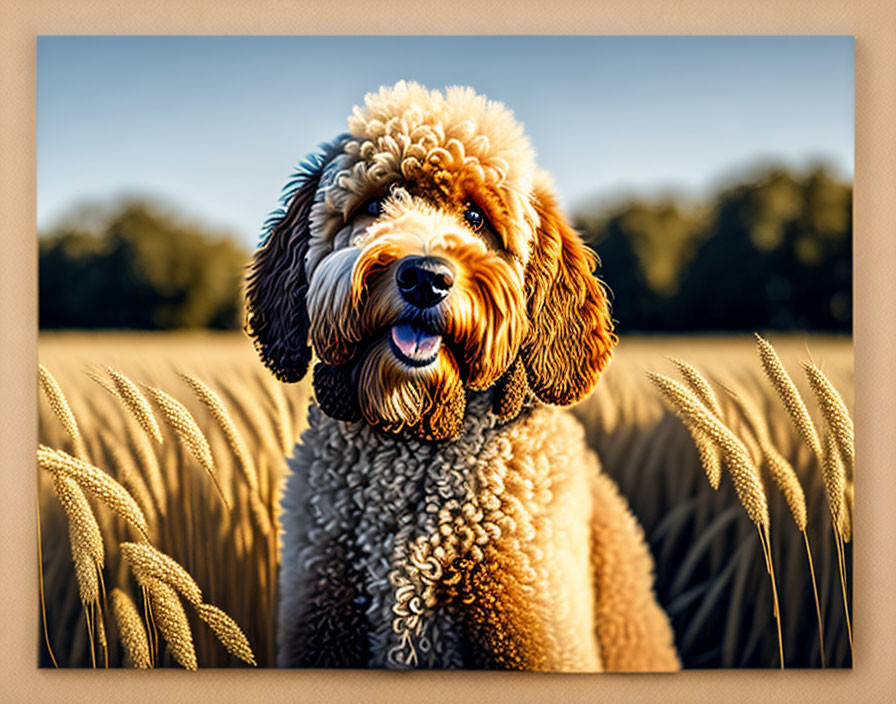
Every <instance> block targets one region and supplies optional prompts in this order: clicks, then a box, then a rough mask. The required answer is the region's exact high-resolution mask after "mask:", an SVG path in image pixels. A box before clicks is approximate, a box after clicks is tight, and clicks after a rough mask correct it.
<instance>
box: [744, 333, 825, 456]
mask: <svg viewBox="0 0 896 704" xmlns="http://www.w3.org/2000/svg"><path fill="white" fill-rule="evenodd" d="M756 345H757V347H758V348H759V359H760V360H761V361H762V368H763V369H764V370H765V374H766V376H767V377H768V379H769V381H771V382H772V386H774V387H775V391H777V392H778V396H779V397H780V398H781V400H782V401H783V402H784V407H785V408H786V409H787V413H789V414H790V419H791V421H793V425H794V427H795V428H796V431H797V433H799V435H800V437H801V438H802V439H803V442H805V443H806V445H807V447H808V448H809V449H810V450H812V452H813V453H815V456H816V457H821V456H822V450H821V443H820V442H819V440H818V433H817V432H816V430H815V424H814V423H812V418H811V417H810V416H809V411H808V410H806V404H805V403H803V398H802V396H800V392H799V391H797V388H796V384H794V383H793V379H791V378H790V375H789V374H788V373H787V370H785V369H784V365H783V364H781V359H780V358H779V357H778V353H777V352H775V348H774V347H772V346H771V343H770V342H769V341H768V340H766V339H765V338H763V337H762V336H760V335H759V334H758V333H757V334H756Z"/></svg>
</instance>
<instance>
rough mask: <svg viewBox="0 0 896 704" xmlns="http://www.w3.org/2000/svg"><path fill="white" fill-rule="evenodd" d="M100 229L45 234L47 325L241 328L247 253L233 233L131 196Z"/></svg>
mask: <svg viewBox="0 0 896 704" xmlns="http://www.w3.org/2000/svg"><path fill="white" fill-rule="evenodd" d="M96 230H97V231H95V232H86V231H84V228H83V227H79V226H77V225H75V226H66V227H62V228H60V229H58V230H57V231H55V232H53V233H51V234H49V235H48V236H46V237H41V239H40V268H39V290H40V306H39V307H40V326H41V328H44V329H47V328H133V329H147V330H164V329H181V328H218V329H229V328H236V327H238V326H239V324H240V320H241V310H242V303H241V297H240V285H241V280H242V276H243V268H244V266H245V264H246V262H247V261H248V257H249V255H248V253H247V252H245V251H244V250H243V249H241V248H240V247H239V246H238V245H237V244H236V243H235V242H233V241H232V240H230V239H228V238H226V237H223V236H217V235H214V234H210V233H208V232H206V231H203V230H201V229H200V228H198V227H195V226H192V225H187V224H184V223H181V222H178V221H176V220H175V219H174V218H172V217H171V216H168V215H165V214H162V213H160V212H158V211H156V210H155V209H153V208H152V207H151V206H149V205H147V204H145V203H129V204H125V205H123V206H121V207H120V208H119V209H118V210H117V211H115V212H113V213H112V214H111V215H109V216H108V217H107V218H104V220H103V222H102V223H100V225H99V227H98V228H96Z"/></svg>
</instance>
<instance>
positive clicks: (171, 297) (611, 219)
mask: <svg viewBox="0 0 896 704" xmlns="http://www.w3.org/2000/svg"><path fill="white" fill-rule="evenodd" d="M580 213H581V214H580V215H579V216H577V217H574V218H573V224H574V226H575V227H576V229H577V230H578V231H579V232H580V233H581V234H582V236H583V238H584V239H585V241H586V243H587V244H588V245H589V246H591V247H593V248H594V249H595V251H596V252H597V254H598V256H599V257H600V260H601V267H600V269H599V271H598V274H599V275H600V277H601V278H602V279H603V280H604V281H605V283H606V284H607V285H608V287H609V289H610V291H611V298H612V303H613V315H614V318H615V319H616V321H617V327H618V330H619V331H620V332H622V333H624V332H632V331H639V332H692V331H739V330H750V331H752V330H767V329H776V330H790V329H800V330H817V331H828V332H843V333H847V332H849V331H850V330H851V327H852V185H851V184H849V183H842V182H840V181H838V180H836V179H835V178H833V177H832V176H831V175H830V173H829V172H828V171H826V170H825V169H823V168H817V169H815V170H813V171H811V172H809V173H805V174H797V173H793V172H791V171H787V170H785V169H768V170H766V171H765V172H763V173H761V174H759V175H758V176H757V177H755V178H752V179H748V180H746V179H745V180H744V181H743V182H741V183H738V184H735V185H732V186H728V187H726V188H723V189H721V190H719V191H718V192H716V193H714V194H711V195H710V196H709V197H708V198H707V199H706V200H705V202H702V203H689V204H685V203H682V202H679V201H675V200H671V199H666V200H661V201H648V200H643V199H642V200H638V199H630V200H627V201H625V202H621V203H617V204H615V205H611V206H605V207H602V208H601V209H600V210H599V211H596V212H595V210H594V209H593V208H592V209H591V211H590V212H588V211H587V210H585V211H584V212H582V209H580ZM249 256H250V254H249V252H247V251H246V250H245V249H244V248H243V247H241V246H240V245H239V244H237V243H236V241H235V240H234V239H232V238H229V237H227V236H224V235H221V234H217V233H213V232H209V231H208V230H205V229H203V228H201V227H199V226H196V225H191V224H186V223H185V222H183V221H182V220H180V219H178V218H177V217H175V216H174V215H172V214H171V213H170V212H166V211H164V210H162V209H160V208H159V207H157V206H154V205H152V204H151V203H146V202H129V203H123V204H121V205H120V206H119V207H118V208H116V209H113V210H112V211H110V212H109V213H108V214H107V216H106V217H105V218H104V219H102V221H101V222H100V224H99V225H98V226H95V227H93V228H92V229H90V230H88V229H87V228H84V227H83V226H82V225H79V224H78V223H77V222H72V223H68V224H63V225H61V226H59V227H57V228H55V229H54V230H53V231H52V232H49V233H45V234H44V235H43V236H42V237H40V240H39V296H40V298H39V311H40V325H41V327H42V328H45V329H50V328H130V329H146V330H169V329H184V328H215V329H234V328H238V327H239V326H240V324H241V321H242V297H241V285H242V278H243V274H244V271H245V266H246V264H247V262H248V260H249Z"/></svg>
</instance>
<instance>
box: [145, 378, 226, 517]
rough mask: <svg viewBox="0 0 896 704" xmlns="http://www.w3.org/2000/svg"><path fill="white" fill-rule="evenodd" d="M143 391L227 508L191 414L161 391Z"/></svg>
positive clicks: (208, 451) (203, 437) (206, 445)
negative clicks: (197, 464) (200, 468)
mask: <svg viewBox="0 0 896 704" xmlns="http://www.w3.org/2000/svg"><path fill="white" fill-rule="evenodd" d="M144 389H146V391H147V393H148V394H149V395H150V396H151V397H152V400H153V401H154V402H155V404H156V406H158V408H159V410H160V411H161V412H162V417H163V418H164V419H165V421H166V422H167V423H168V425H169V426H170V427H171V429H172V430H173V431H174V432H175V434H176V435H177V437H178V438H180V440H181V442H182V443H183V444H184V445H185V446H186V448H187V450H189V452H190V454H191V455H193V457H194V458H195V459H196V461H197V462H199V464H200V465H201V466H202V468H203V469H204V470H205V472H206V474H208V476H209V478H211V480H212V482H213V483H214V485H215V489H216V490H217V491H218V495H219V496H220V497H221V501H223V502H224V505H225V506H227V499H225V498H224V493H223V492H222V491H221V487H220V485H219V484H218V478H217V477H216V476H215V461H214V459H213V458H212V450H211V448H210V447H209V444H208V440H206V438H205V435H203V434H202V431H201V430H200V429H199V425H198V424H197V423H196V420H195V419H194V418H193V416H192V414H191V413H190V412H189V411H188V410H187V407H186V406H184V405H183V404H182V403H181V402H180V401H178V400H177V399H175V398H174V397H173V396H170V395H168V394H166V393H165V392H164V391H162V390H161V389H157V388H156V387H154V386H144ZM228 508H229V506H228Z"/></svg>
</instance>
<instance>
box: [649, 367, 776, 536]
mask: <svg viewBox="0 0 896 704" xmlns="http://www.w3.org/2000/svg"><path fill="white" fill-rule="evenodd" d="M648 376H649V377H650V380H651V381H653V383H654V384H655V385H656V386H657V388H658V389H659V390H660V392H661V393H662V394H663V397H664V399H665V400H666V402H667V403H668V404H669V406H670V407H671V408H672V410H673V411H674V412H675V413H676V414H677V415H678V416H679V417H680V418H681V419H682V420H683V421H684V422H685V424H691V425H693V426H694V427H695V428H696V429H697V430H699V431H700V432H701V433H703V434H704V435H705V436H706V437H707V438H709V439H710V440H712V442H713V443H715V445H716V447H717V448H718V449H719V452H720V453H721V455H722V458H723V459H724V460H725V464H726V465H727V466H728V471H729V472H730V473H731V479H732V482H733V483H734V488H735V491H736V492H737V496H738V498H739V499H740V502H741V505H743V507H744V510H745V511H746V512H747V515H748V516H749V517H750V520H752V521H753V522H754V523H755V524H756V525H757V526H763V527H768V525H769V516H768V503H767V502H766V498H765V490H764V489H763V487H762V482H761V481H760V479H759V472H758V471H757V470H756V467H755V466H753V463H752V461H751V460H750V455H749V454H748V452H747V450H746V448H745V447H744V446H743V444H742V443H741V442H740V440H738V439H737V437H735V435H734V434H733V433H732V432H731V431H730V430H729V429H728V428H727V427H726V426H725V425H724V424H723V423H722V422H721V421H720V420H719V419H718V418H716V417H715V416H714V415H713V414H712V413H711V412H710V411H709V410H708V409H707V408H705V407H704V406H703V404H701V403H700V401H699V400H698V399H697V397H696V396H695V395H694V394H693V393H691V392H690V391H689V390H688V389H686V388H685V387H684V386H683V385H681V384H679V383H678V382H677V381H675V380H674V379H670V378H669V377H666V376H663V375H662V374H656V373H654V372H648Z"/></svg>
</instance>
